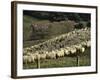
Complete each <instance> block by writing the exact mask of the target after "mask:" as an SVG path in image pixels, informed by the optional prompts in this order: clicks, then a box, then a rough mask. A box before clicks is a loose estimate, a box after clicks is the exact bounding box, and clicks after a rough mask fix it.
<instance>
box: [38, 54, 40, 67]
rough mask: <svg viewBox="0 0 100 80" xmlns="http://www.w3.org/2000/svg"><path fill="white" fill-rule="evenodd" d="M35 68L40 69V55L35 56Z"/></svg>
mask: <svg viewBox="0 0 100 80" xmlns="http://www.w3.org/2000/svg"><path fill="white" fill-rule="evenodd" d="M37 68H40V55H39V54H37Z"/></svg>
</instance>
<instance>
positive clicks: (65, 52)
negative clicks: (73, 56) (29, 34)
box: [64, 48, 70, 56]
mask: <svg viewBox="0 0 100 80" xmlns="http://www.w3.org/2000/svg"><path fill="white" fill-rule="evenodd" d="M69 54H70V51H69V50H68V49H66V48H65V49H64V55H65V56H66V55H69Z"/></svg>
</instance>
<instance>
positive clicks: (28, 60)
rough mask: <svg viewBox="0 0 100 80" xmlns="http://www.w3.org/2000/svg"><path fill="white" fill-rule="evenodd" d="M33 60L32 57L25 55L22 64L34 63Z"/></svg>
mask: <svg viewBox="0 0 100 80" xmlns="http://www.w3.org/2000/svg"><path fill="white" fill-rule="evenodd" d="M34 61H35V60H34V56H27V55H24V56H23V62H24V63H26V64H27V63H32V62H34Z"/></svg>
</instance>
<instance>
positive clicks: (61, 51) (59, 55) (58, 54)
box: [56, 49, 64, 57]
mask: <svg viewBox="0 0 100 80" xmlns="http://www.w3.org/2000/svg"><path fill="white" fill-rule="evenodd" d="M56 52H57V54H56V55H57V57H63V56H64V49H60V50H57V51H56Z"/></svg>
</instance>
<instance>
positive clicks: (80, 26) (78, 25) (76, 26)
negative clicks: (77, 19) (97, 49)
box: [75, 23, 84, 29]
mask: <svg viewBox="0 0 100 80" xmlns="http://www.w3.org/2000/svg"><path fill="white" fill-rule="evenodd" d="M75 28H76V29H81V28H84V25H83V24H82V23H78V24H76V25H75Z"/></svg>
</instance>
